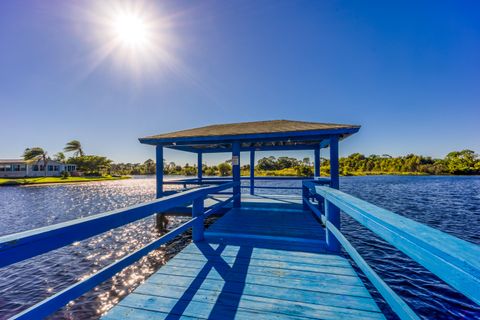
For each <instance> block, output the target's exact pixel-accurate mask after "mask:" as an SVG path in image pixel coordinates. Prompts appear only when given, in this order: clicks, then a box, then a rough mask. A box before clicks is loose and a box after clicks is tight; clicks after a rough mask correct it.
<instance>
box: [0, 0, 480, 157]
mask: <svg viewBox="0 0 480 320" xmlns="http://www.w3.org/2000/svg"><path fill="white" fill-rule="evenodd" d="M100 2H102V3H103V9H102V10H99V6H98V3H99V2H97V3H95V2H93V1H90V2H89V1H78V2H74V1H72V2H71V1H68V2H67V1H13V0H10V1H9V0H4V1H0V83H1V85H0V120H1V121H0V137H1V139H0V158H15V157H19V156H20V155H21V154H22V152H23V150H24V149H25V148H26V147H32V146H41V147H44V148H45V149H46V150H48V151H49V153H50V154H54V153H56V152H58V151H61V149H62V148H63V146H64V144H65V142H67V141H68V140H71V139H78V140H80V141H81V142H82V144H83V145H84V148H85V150H86V151H87V153H91V154H101V155H105V156H108V157H110V158H112V159H114V160H115V161H118V162H120V161H123V162H141V161H144V160H146V159H147V158H152V157H153V156H154V150H153V148H152V147H150V146H145V145H141V144H140V143H138V140H137V138H138V137H142V136H145V135H150V134H156V133H161V132H168V131H173V130H180V129H186V128H191V127H197V126H203V125H208V124H213V123H228V122H239V121H255V120H267V119H292V120H308V121H319V122H336V123H351V124H360V125H362V129H361V130H360V132H359V133H358V134H357V135H354V136H352V137H351V138H349V139H347V140H346V141H344V142H343V143H342V144H341V146H340V151H341V154H342V155H346V154H350V153H352V152H361V153H364V154H372V153H375V154H384V153H388V154H391V155H404V154H407V153H417V154H423V155H430V156H434V157H443V156H444V155H445V154H446V153H447V152H449V151H451V150H461V149H464V148H470V149H473V150H475V151H477V152H479V151H480V139H479V138H480V125H479V122H480V2H478V1H428V2H423V1H412V2H409V1H251V2H247V1H198V2H192V1H162V2H160V1H156V2H149V3H147V4H146V6H145V7H146V8H147V9H148V14H149V15H150V19H151V17H154V18H155V19H157V20H158V21H160V23H165V26H164V27H162V37H163V38H162V39H164V40H162V41H163V43H162V44H161V45H162V50H164V52H166V55H167V56H169V57H170V58H168V59H162V60H161V61H157V63H156V65H155V66H151V65H149V67H148V68H146V67H144V66H143V67H142V68H143V69H142V68H137V69H135V70H133V69H132V66H131V62H132V61H131V59H127V57H124V56H122V54H121V52H112V53H111V55H109V56H107V57H106V58H105V59H103V60H102V61H100V62H99V61H96V60H95V57H96V52H98V50H99V49H100V48H101V47H102V43H101V41H99V40H98V39H99V35H100V34H103V33H104V32H105V30H102V28H104V26H103V25H102V23H101V19H102V15H104V14H105V8H107V10H108V6H109V5H110V4H105V3H107V1H100ZM111 5H112V7H113V6H118V1H117V2H115V3H112V4H111ZM92 16H94V17H95V19H97V20H100V21H96V22H95V21H93V20H92ZM122 59H124V60H122ZM133 59H140V57H134V58H133ZM141 59H147V60H149V59H154V60H155V59H157V58H156V57H145V56H143V57H142V58H141ZM137 62H138V61H137ZM288 155H292V154H288ZM295 155H298V156H303V154H295ZM227 157H228V156H227V155H223V156H222V159H223V158H227ZM166 158H167V160H168V161H172V160H173V161H177V162H180V163H182V162H185V161H188V162H193V160H194V157H193V156H191V155H188V154H183V153H180V152H167V153H166ZM218 159H220V158H218V157H207V158H206V161H207V162H214V161H216V160H218ZM242 162H243V161H242Z"/></svg>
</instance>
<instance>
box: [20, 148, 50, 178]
mask: <svg viewBox="0 0 480 320" xmlns="http://www.w3.org/2000/svg"><path fill="white" fill-rule="evenodd" d="M23 159H25V161H31V162H34V161H36V162H38V161H40V160H42V161H43V169H44V171H45V177H46V176H47V164H48V160H49V158H48V156H47V152H46V151H45V150H43V149H42V148H39V147H33V148H27V149H25V151H24V152H23Z"/></svg>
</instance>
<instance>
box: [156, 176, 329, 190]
mask: <svg viewBox="0 0 480 320" xmlns="http://www.w3.org/2000/svg"><path fill="white" fill-rule="evenodd" d="M304 179H305V177H295V176H268V177H263V176H262V177H255V178H254V179H253V186H252V185H251V184H252V179H251V178H250V177H245V176H243V177H240V180H243V181H249V182H250V183H249V184H248V185H242V186H241V187H242V188H245V189H247V188H250V189H251V194H253V193H254V190H255V189H272V190H302V187H291V186H259V185H256V184H255V182H256V181H303V180H304ZM313 180H314V181H315V182H316V183H318V184H329V183H330V179H329V178H323V177H322V178H320V177H317V178H315V179H313ZM229 181H232V177H202V178H184V179H175V180H165V181H164V182H163V184H165V185H183V188H184V189H187V186H189V185H190V186H197V185H204V184H220V183H225V182H229Z"/></svg>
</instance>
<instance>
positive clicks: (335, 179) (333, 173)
mask: <svg viewBox="0 0 480 320" xmlns="http://www.w3.org/2000/svg"><path fill="white" fill-rule="evenodd" d="M330 187H331V188H334V189H338V188H339V187H340V181H339V173H338V136H333V137H331V138H330Z"/></svg>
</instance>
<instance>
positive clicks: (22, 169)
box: [0, 159, 77, 178]
mask: <svg viewBox="0 0 480 320" xmlns="http://www.w3.org/2000/svg"><path fill="white" fill-rule="evenodd" d="M63 171H67V172H70V173H72V172H76V171H77V166H76V165H74V164H65V163H61V162H58V161H53V160H49V161H48V162H47V176H48V177H58V176H60V175H61V174H62V172H63ZM43 176H45V166H44V163H43V161H37V162H27V161H25V160H22V159H3V160H2V159H0V178H23V177H43Z"/></svg>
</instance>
